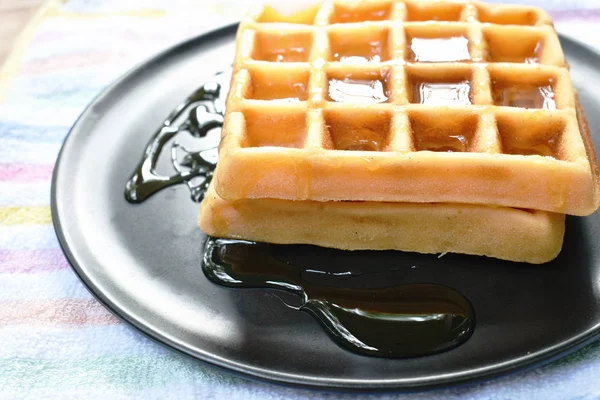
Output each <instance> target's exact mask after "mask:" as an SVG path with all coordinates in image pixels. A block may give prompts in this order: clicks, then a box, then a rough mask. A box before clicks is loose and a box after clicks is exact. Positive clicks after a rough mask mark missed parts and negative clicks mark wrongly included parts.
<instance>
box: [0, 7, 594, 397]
mask: <svg viewBox="0 0 600 400" xmlns="http://www.w3.org/2000/svg"><path fill="white" fill-rule="evenodd" d="M510 2H521V1H516V0H512V1H510ZM524 2H528V3H534V4H535V3H537V4H536V5H539V6H543V7H545V8H547V9H549V10H550V11H551V12H552V14H553V17H554V18H555V20H556V25H557V27H558V29H559V30H560V31H562V32H564V33H567V34H569V35H572V36H574V37H577V38H579V39H580V40H582V41H585V42H587V43H588V44H590V45H592V46H596V47H597V48H599V49H600V29H599V26H600V25H599V23H600V0H587V1H583V0H582V1H575V0H571V1H561V0H551V1H543V0H524ZM248 4H249V2H244V1H240V0H219V1H206V2H205V1H199V0H126V1H121V0H104V1H101V0H70V1H66V2H61V3H59V2H57V3H53V2H49V3H47V5H46V7H44V10H43V12H42V13H40V14H39V15H38V16H37V17H36V19H35V21H34V23H33V24H32V25H31V26H30V27H29V28H28V29H27V30H26V32H25V33H24V34H23V36H22V37H21V39H20V40H19V43H18V46H17V48H16V49H15V52H14V54H13V56H12V57H11V59H10V60H9V62H8V64H7V65H6V66H5V68H4V69H3V70H2V71H1V72H0V399H21V398H32V399H126V398H144V399H148V400H149V399H179V398H181V399H186V398H199V399H214V398H228V399H232V400H233V399H278V398H289V397H293V398H308V399H321V398H327V399H338V398H340V399H341V398H344V399H346V398H357V397H358V396H356V395H351V394H327V393H323V392H316V391H308V390H302V389H293V388H285V387H280V386H275V385H271V384H267V383H257V382H253V381H249V380H245V379H242V378H239V377H236V376H233V375H231V374H229V373H227V372H223V371H221V370H218V369H216V368H213V367H211V366H207V365H204V364H201V363H198V362H195V361H193V360H190V359H188V358H186V357H183V356H180V355H178V354H175V353H173V352H171V351H169V350H166V349H164V348H163V347H161V346H159V345H158V344H156V343H153V342H151V341H150V340H148V339H146V338H145V337H143V336H142V335H141V334H139V333H137V332H136V331H134V330H133V329H132V328H129V327H128V326H126V325H124V324H123V323H120V322H119V321H118V320H117V319H116V318H115V317H113V316H112V315H111V314H109V313H108V312H107V311H106V310H105V309H104V308H103V307H102V306H101V305H99V304H98V303H97V302H96V301H95V300H94V299H93V298H92V297H91V296H90V294H88V292H87V291H86V290H85V289H84V287H83V286H82V284H81V283H80V282H79V281H78V279H77V278H76V276H75V274H74V273H73V272H72V271H71V269H70V267H69V266H68V264H67V262H66V260H65V259H64V257H63V255H62V253H61V251H60V249H59V246H58V243H57V240H56V237H55V234H54V231H53V229H52V226H51V217H50V210H49V206H48V204H49V197H50V178H51V174H52V169H53V163H54V161H55V159H56V156H57V154H58V151H59V149H60V146H61V143H62V140H63V138H64V137H65V135H66V134H67V132H68V130H69V128H70V126H71V125H72V124H73V122H74V121H75V119H76V118H77V116H78V115H79V114H80V113H81V111H82V110H83V109H84V107H85V106H86V105H87V104H88V103H89V102H90V101H91V100H92V98H93V97H94V96H95V95H96V94H97V93H98V92H99V91H101V90H102V89H103V88H105V87H106V86H107V85H109V84H110V83H111V82H112V81H113V80H114V79H116V78H117V77H118V76H119V75H121V74H123V73H124V72H125V71H127V70H128V69H129V68H130V67H132V66H133V65H135V64H137V63H139V62H140V61H142V60H143V59H145V58H147V57H149V56H151V55H152V54H154V53H156V52H157V51H159V50H161V49H163V48H165V47H167V46H169V45H172V44H174V43H176V42H178V41H180V40H182V39H183V38H186V37H189V36H191V35H195V34H198V33H200V32H202V31H206V30H208V29H211V28H214V27H216V26H217V25H221V24H224V23H227V22H230V21H234V20H237V19H239V18H240V16H242V15H243V14H244V12H245V9H246V6H247V5H248ZM0 23H1V22H0ZM598 67H599V68H600V66H598ZM599 90H600V89H599ZM371 396H372V397H377V398H382V399H384V398H385V399H387V398H411V399H412V398H414V399H417V398H433V399H453V398H467V399H496V398H497V399H508V398H510V399H532V398H545V399H567V398H573V399H575V398H577V399H583V398H585V399H597V398H600V343H596V344H592V345H590V346H588V347H586V348H584V349H583V350H581V351H579V352H577V353H576V354H574V355H572V356H570V357H567V358H565V359H562V360H560V361H558V362H555V363H553V364H550V365H547V366H545V367H541V368H538V369H535V370H531V371H529V372H524V373H518V374H514V375H511V376H508V377H503V378H498V379H494V380H492V381H489V382H485V383H482V384H477V385H473V386H468V387H463V388H452V389H442V390H436V391H429V392H423V393H414V394H407V395H397V394H383V395H381V394H379V395H375V394H373V395H369V397H371ZM360 397H361V398H364V397H365V395H361V396H360Z"/></svg>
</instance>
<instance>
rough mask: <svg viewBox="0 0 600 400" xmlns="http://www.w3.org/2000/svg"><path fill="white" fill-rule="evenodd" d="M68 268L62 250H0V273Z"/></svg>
mask: <svg viewBox="0 0 600 400" xmlns="http://www.w3.org/2000/svg"><path fill="white" fill-rule="evenodd" d="M65 268H69V263H68V261H67V260H66V259H65V256H64V255H63V253H62V251H60V250H58V249H44V250H0V273H9V274H14V273H34V272H50V271H57V270H61V269H65Z"/></svg>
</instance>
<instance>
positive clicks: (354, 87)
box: [328, 78, 388, 104]
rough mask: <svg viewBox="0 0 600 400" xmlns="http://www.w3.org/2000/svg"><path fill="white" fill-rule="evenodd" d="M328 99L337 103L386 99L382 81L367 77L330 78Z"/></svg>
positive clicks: (370, 101) (374, 102) (366, 102)
mask: <svg viewBox="0 0 600 400" xmlns="http://www.w3.org/2000/svg"><path fill="white" fill-rule="evenodd" d="M328 100H329V101H335V102H337V103H356V104H376V103H385V102H387V101H388V96H387V94H386V92H385V90H384V87H383V82H381V81H380V80H367V79H350V78H344V79H342V80H340V79H330V80H329V89H328Z"/></svg>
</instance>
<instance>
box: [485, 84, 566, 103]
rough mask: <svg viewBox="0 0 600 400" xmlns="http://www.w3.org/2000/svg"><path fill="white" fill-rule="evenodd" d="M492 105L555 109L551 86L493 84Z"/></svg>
mask: <svg viewBox="0 0 600 400" xmlns="http://www.w3.org/2000/svg"><path fill="white" fill-rule="evenodd" d="M493 86H494V91H493V95H494V104H496V105H498V106H506V107H521V108H543V109H546V110H555V109H556V100H555V96H554V90H553V89H552V85H545V86H535V85H521V86H507V87H505V86H502V85H498V84H496V83H493Z"/></svg>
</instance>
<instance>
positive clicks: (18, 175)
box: [0, 164, 54, 182]
mask: <svg viewBox="0 0 600 400" xmlns="http://www.w3.org/2000/svg"><path fill="white" fill-rule="evenodd" d="M53 169H54V166H53V165H48V164H41V165H36V164H0V181H19V182H35V181H47V180H50V179H51V178H52V170H53Z"/></svg>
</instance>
